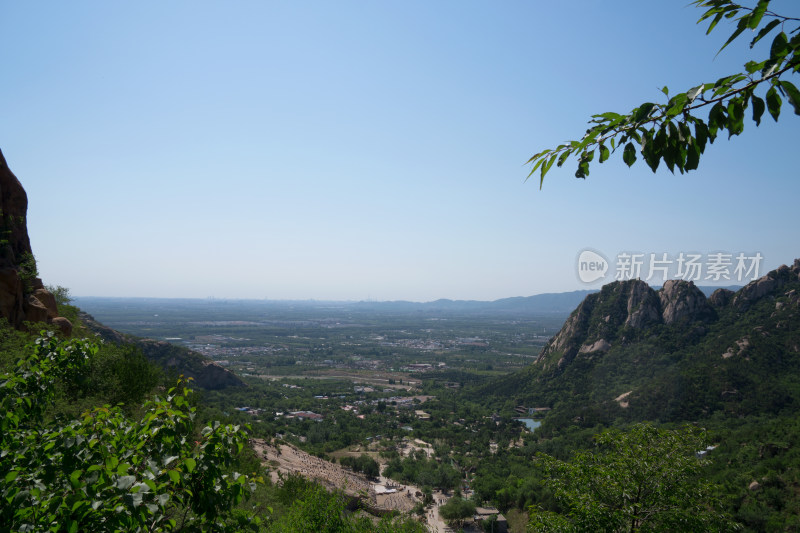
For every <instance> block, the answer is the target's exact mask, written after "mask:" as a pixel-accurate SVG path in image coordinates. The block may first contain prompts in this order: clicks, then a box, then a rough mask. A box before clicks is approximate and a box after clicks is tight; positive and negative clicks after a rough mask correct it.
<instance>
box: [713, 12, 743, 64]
mask: <svg viewBox="0 0 800 533" xmlns="http://www.w3.org/2000/svg"><path fill="white" fill-rule="evenodd" d="M749 18H750V17H748V16H744V17H742V18H740V19H739V24H738V25H737V26H736V31H734V32H733V33H732V34H731V36H730V37H728V40H727V41H725V44H723V45H722V48H720V49H719V51H718V52H717V55H719V53H720V52H722V51H723V50H725V48H726V47H727V46H728V45H729V44H731V43H732V42H733V41H734V40H735V39H736V38H737V37H738V36H740V35H741V34H742V32H743V31H744V30H746V29H747V23H748V19H749Z"/></svg>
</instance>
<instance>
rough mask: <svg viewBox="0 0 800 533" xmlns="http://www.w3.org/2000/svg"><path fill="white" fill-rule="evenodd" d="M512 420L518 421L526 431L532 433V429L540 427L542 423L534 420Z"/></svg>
mask: <svg viewBox="0 0 800 533" xmlns="http://www.w3.org/2000/svg"><path fill="white" fill-rule="evenodd" d="M514 420H519V421H520V422H522V423H523V424H525V427H527V428H528V431H531V432H533V430H534V429H536V428H538V427H539V426H541V425H542V422H541V421H540V420H534V419H533V418H515V419H514Z"/></svg>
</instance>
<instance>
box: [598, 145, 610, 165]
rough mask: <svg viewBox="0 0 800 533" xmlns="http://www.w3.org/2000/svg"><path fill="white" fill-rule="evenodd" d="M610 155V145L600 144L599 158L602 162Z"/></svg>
mask: <svg viewBox="0 0 800 533" xmlns="http://www.w3.org/2000/svg"><path fill="white" fill-rule="evenodd" d="M610 155H611V151H610V150H609V149H608V147H606V145H604V144H601V145H600V159H599V161H600V163H602V162H604V161H606V160H607V159H608V156H610Z"/></svg>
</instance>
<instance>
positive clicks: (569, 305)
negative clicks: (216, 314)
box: [75, 286, 739, 315]
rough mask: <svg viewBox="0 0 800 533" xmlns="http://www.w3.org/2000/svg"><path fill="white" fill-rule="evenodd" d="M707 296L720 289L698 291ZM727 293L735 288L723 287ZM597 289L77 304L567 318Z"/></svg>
mask: <svg viewBox="0 0 800 533" xmlns="http://www.w3.org/2000/svg"><path fill="white" fill-rule="evenodd" d="M698 288H699V289H700V290H701V291H703V293H705V295H706V296H709V295H711V293H712V292H713V291H714V290H716V289H719V288H720V287H698ZM724 288H726V289H730V290H737V289H739V287H738V286H730V287H724ZM598 291H599V289H587V290H578V291H570V292H556V293H544V294H535V295H533V296H515V297H511V298H501V299H499V300H493V301H484V300H449V299H439V300H434V301H431V302H412V301H407V300H391V301H358V302H354V301H327V300H237V299H231V300H227V299H201V298H196V299H193V298H124V297H76V298H75V302H76V304H77V305H78V306H79V307H81V308H83V309H98V308H105V307H107V306H115V307H118V306H120V305H135V306H137V307H138V306H139V305H147V306H152V305H153V304H158V303H159V302H161V303H173V304H187V305H192V304H197V303H206V304H208V306H211V307H217V306H236V305H241V306H252V307H254V308H259V307H260V308H264V307H267V308H273V309H278V310H279V309H282V308H292V309H295V310H296V309H303V308H306V309H329V310H330V309H340V310H346V311H357V312H376V313H389V314H395V313H400V314H408V313H413V314H417V313H419V314H433V315H435V314H441V313H444V314H468V315H469V314H502V315H510V314H516V315H520V314H521V315H529V314H542V313H545V314H549V313H555V314H567V313H570V312H572V310H573V309H575V308H576V307H577V306H578V305H579V304H580V303H581V302H582V301H583V300H584V298H586V296H588V295H590V294H593V293H596V292H598Z"/></svg>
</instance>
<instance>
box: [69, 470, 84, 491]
mask: <svg viewBox="0 0 800 533" xmlns="http://www.w3.org/2000/svg"><path fill="white" fill-rule="evenodd" d="M81 474H83V470H75V471H74V472H73V473H72V474H70V475H69V483H70V485H72V488H73V489H77V488H78V487H80V486H81Z"/></svg>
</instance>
